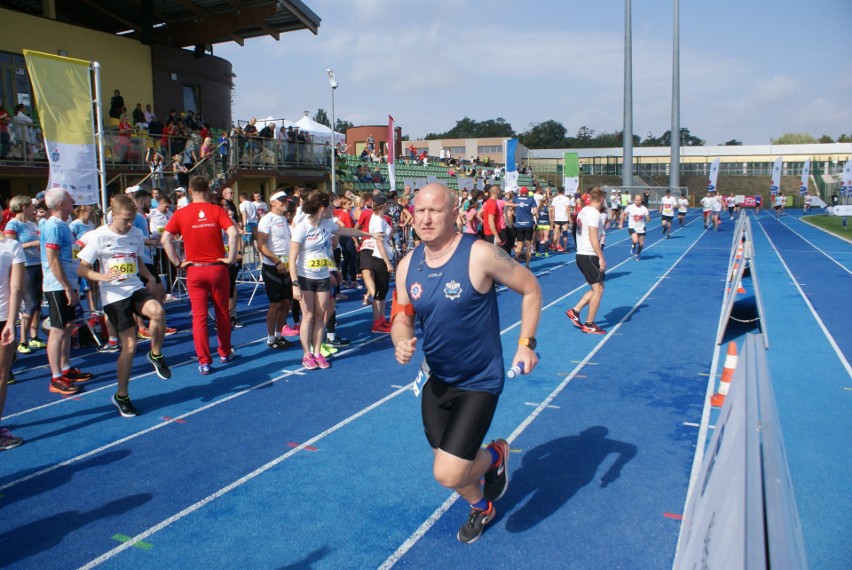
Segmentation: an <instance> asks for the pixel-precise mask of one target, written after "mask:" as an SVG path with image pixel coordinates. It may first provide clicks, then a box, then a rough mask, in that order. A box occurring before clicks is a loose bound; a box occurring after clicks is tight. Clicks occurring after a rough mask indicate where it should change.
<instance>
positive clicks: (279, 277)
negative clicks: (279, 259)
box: [261, 263, 293, 303]
mask: <svg viewBox="0 0 852 570" xmlns="http://www.w3.org/2000/svg"><path fill="white" fill-rule="evenodd" d="M261 272H262V274H263V286H264V288H265V289H266V298H267V299H269V302H270V303H280V302H281V301H290V300H292V299H293V281H292V280H291V279H290V273H289V272H284V273H279V272H278V269H276V268H275V266H274V265H267V264H265V263H264V264H263V268H262V270H261Z"/></svg>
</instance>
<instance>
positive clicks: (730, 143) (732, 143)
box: [725, 139, 743, 146]
mask: <svg viewBox="0 0 852 570" xmlns="http://www.w3.org/2000/svg"><path fill="white" fill-rule="evenodd" d="M725 146H743V141H741V140H739V139H731V140H729V141H728V142H726V143H725Z"/></svg>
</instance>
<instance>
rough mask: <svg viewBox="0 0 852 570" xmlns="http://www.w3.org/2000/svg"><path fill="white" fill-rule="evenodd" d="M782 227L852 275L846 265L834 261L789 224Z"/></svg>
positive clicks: (783, 224) (782, 223)
mask: <svg viewBox="0 0 852 570" xmlns="http://www.w3.org/2000/svg"><path fill="white" fill-rule="evenodd" d="M781 225H782V226H784V227H785V228H787V229H788V230H790V231H791V232H793V233H794V234H796V235H797V236H799V237H800V238H802V240H803V241H805V243H807V244H808V245H809V246H811V247H812V248H814V249H815V250H817V251H818V252H820V253H821V254H823V255H824V256H825V257H827V258H828V259H830V260H831V261H833V262H834V263H835V264H837V266H838V267H840V269H842V270H843V271H845V272H846V273H848V274H850V275H852V270H850V269H849V268H847V267H846V266H845V265H843V264H842V263H840V262H839V261H837V260H836V259H834V258H833V257H831V256H830V255H828V253H826V252H825V251H823V250H822V249H821V248H819V247H817V246H816V245H814V244H813V243H812V242H811V241H810V240H809V239H808V238H806V237H805V236H803V235H802V234H800V233H799V232H797V231H796V230H794V229H793V228H791V227H790V226H789V225H788V224H786V223H784V222H781Z"/></svg>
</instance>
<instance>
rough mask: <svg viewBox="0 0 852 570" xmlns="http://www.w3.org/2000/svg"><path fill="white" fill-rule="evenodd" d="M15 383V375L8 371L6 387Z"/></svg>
mask: <svg viewBox="0 0 852 570" xmlns="http://www.w3.org/2000/svg"><path fill="white" fill-rule="evenodd" d="M17 381H18V380H17V378H15V373H14V372H12V371H11V370H10V371H9V378H7V379H6V386H9V385H10V384H14V383H15V382H17Z"/></svg>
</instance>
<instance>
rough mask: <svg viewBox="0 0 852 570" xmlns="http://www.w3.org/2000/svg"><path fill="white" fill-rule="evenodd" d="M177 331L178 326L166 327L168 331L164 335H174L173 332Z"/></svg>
mask: <svg viewBox="0 0 852 570" xmlns="http://www.w3.org/2000/svg"><path fill="white" fill-rule="evenodd" d="M176 332H177V329H176V328H173V327H166V332H165V333H163V334H164V336H172V335H173V334H175V333H176Z"/></svg>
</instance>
